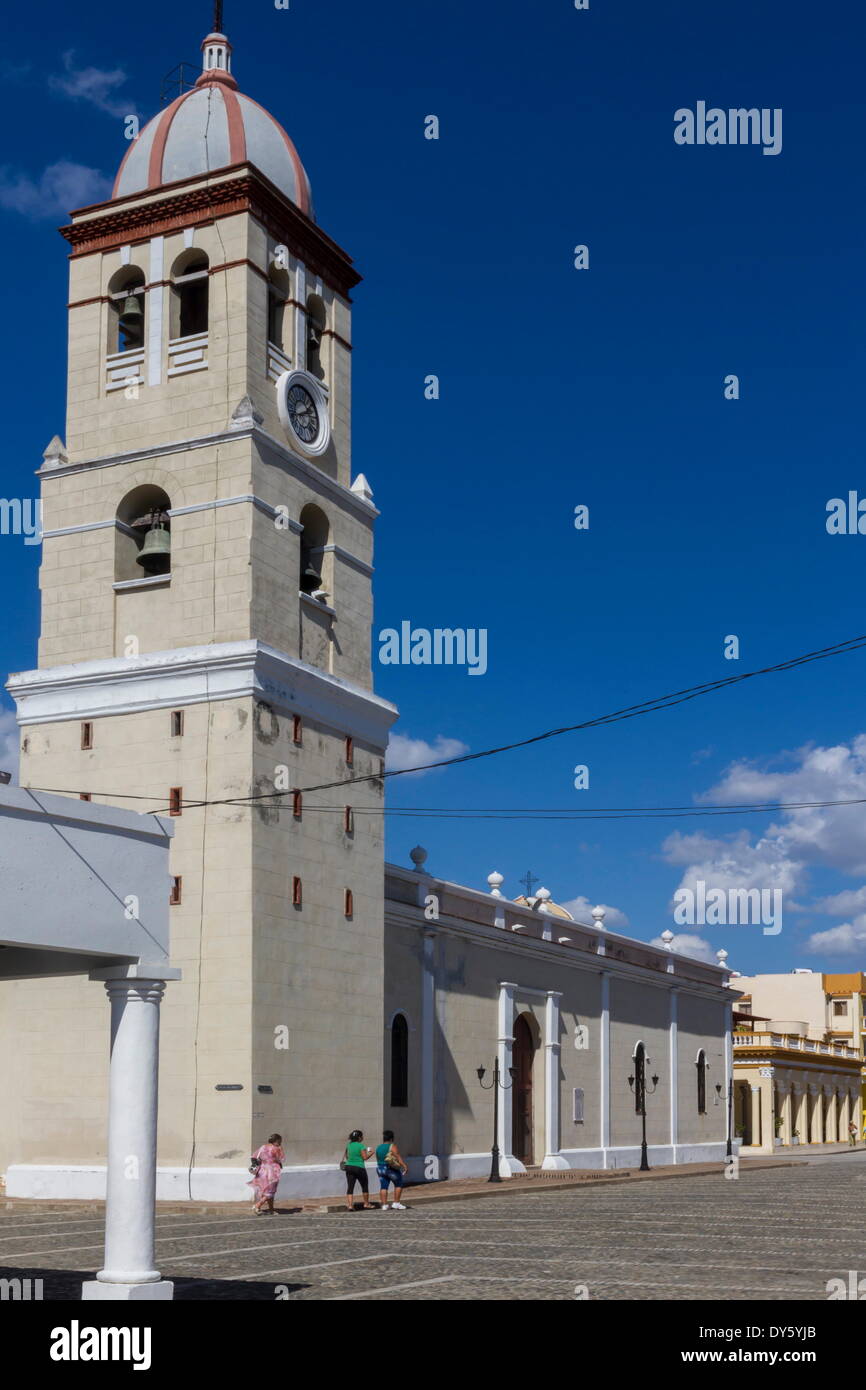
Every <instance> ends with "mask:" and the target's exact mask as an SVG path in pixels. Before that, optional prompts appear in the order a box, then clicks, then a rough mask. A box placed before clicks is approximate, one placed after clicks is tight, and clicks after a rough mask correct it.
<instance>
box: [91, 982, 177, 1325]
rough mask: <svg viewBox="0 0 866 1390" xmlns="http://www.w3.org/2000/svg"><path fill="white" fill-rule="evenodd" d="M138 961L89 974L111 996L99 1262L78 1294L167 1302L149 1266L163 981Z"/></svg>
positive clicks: (164, 1286)
mask: <svg viewBox="0 0 866 1390" xmlns="http://www.w3.org/2000/svg"><path fill="white" fill-rule="evenodd" d="M144 969H145V968H144V967H141V966H129V967H124V966H120V967H114V968H109V969H108V970H102V971H95V972H94V973H93V975H92V976H91V978H92V979H102V980H103V981H104V983H105V989H106V992H107V994H108V997H109V1000H110V1001H111V1063H110V1069H109V1091H108V1171H107V1187H106V1202H105V1266H104V1268H103V1269H101V1270H100V1271H99V1273H98V1274H97V1276H96V1279H95V1280H88V1281H87V1282H86V1283H85V1284H84V1285H83V1287H82V1298H83V1299H85V1300H92V1299H117V1300H121V1299H170V1298H171V1297H172V1296H173V1292H174V1285H173V1284H172V1283H170V1282H169V1281H167V1280H163V1279H160V1275H159V1270H158V1269H156V1268H154V1254H153V1239H154V1237H153V1228H154V1201H155V1198H156V1113H157V1085H158V1075H159V1006H160V1002H161V1000H162V996H163V992H164V990H165V984H166V978H177V977H178V976H179V974H180V972H179V971H177V970H171V969H166V970H165V971H164V972H163V971H160V974H161V975H162V976H163V977H162V978H158V977H157V976H156V975H155V974H152V973H150V972H151V971H152V969H153V968H152V967H148V968H147V973H142V974H141V975H139V973H138V972H139V971H140V970H141V971H143V970H144Z"/></svg>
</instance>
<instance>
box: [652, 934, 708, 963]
mask: <svg viewBox="0 0 866 1390" xmlns="http://www.w3.org/2000/svg"><path fill="white" fill-rule="evenodd" d="M669 944H670V948H671V950H672V951H678V952H679V954H680V955H681V956H691V958H692V960H703V961H706V962H707V964H708V965H718V963H719V962H718V961H717V960H716V955H715V952H714V950H713V948H712V946H711V945H710V943H709V941H705V940H704V938H703V937H702V936H693V935H691V934H690V933H689V932H679V933H677V932H674V939H673V941H671V942H670V943H669ZM650 945H651V946H664V945H665V942H664V941H662V939H661V937H660V936H654V937H653V939H652V941H651V942H650Z"/></svg>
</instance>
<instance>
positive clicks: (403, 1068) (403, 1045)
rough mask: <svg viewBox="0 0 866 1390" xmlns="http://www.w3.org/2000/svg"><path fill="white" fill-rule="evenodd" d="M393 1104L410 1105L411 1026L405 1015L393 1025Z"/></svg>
mask: <svg viewBox="0 0 866 1390" xmlns="http://www.w3.org/2000/svg"><path fill="white" fill-rule="evenodd" d="M391 1104H392V1105H394V1106H403V1105H408V1104H409V1025H408V1023H407V1022H406V1016H405V1014H395V1015H394V1019H393V1021H392V1023H391Z"/></svg>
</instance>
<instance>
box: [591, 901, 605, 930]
mask: <svg viewBox="0 0 866 1390" xmlns="http://www.w3.org/2000/svg"><path fill="white" fill-rule="evenodd" d="M604 914H605V908H603V907H594V908H593V909H592V920H593V922H594V923H595V926H596V930H597V931H604Z"/></svg>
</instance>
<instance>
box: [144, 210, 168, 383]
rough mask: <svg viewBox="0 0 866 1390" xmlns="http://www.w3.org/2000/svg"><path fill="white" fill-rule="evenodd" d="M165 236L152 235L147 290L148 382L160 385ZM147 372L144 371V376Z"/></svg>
mask: <svg viewBox="0 0 866 1390" xmlns="http://www.w3.org/2000/svg"><path fill="white" fill-rule="evenodd" d="M164 246H165V238H164V237H161V236H155V237H151V241H150V283H151V285H152V287H153V288H152V289H149V290H148V292H147V319H146V321H145V332H146V334H147V373H146V376H147V384H148V386H159V384H160V382H161V381H162V336H163V335H162V306H163V301H164V298H165V286H164V285H163V283H162V280H163V274H164V272H163V250H164ZM144 375H145V373H144V372H142V376H144Z"/></svg>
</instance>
